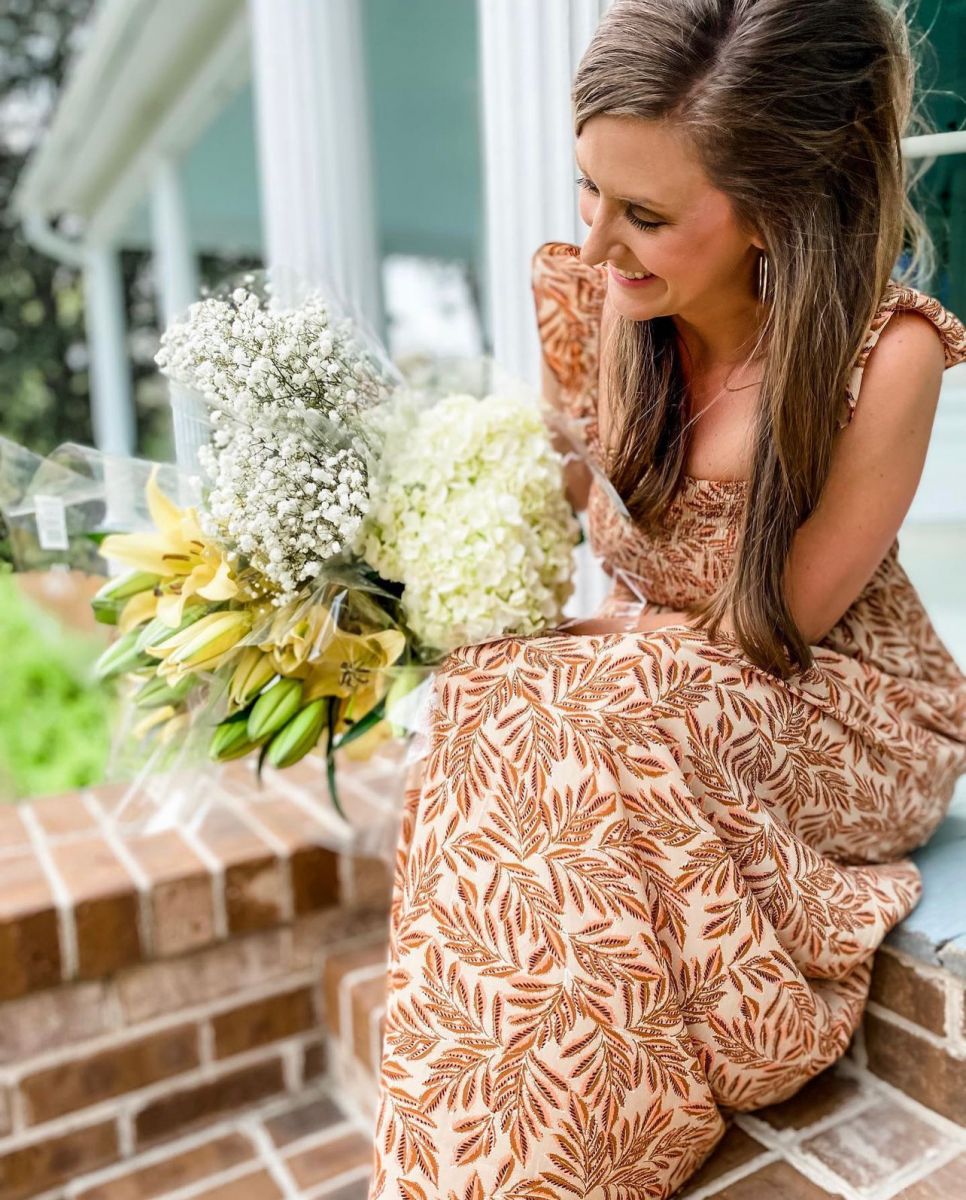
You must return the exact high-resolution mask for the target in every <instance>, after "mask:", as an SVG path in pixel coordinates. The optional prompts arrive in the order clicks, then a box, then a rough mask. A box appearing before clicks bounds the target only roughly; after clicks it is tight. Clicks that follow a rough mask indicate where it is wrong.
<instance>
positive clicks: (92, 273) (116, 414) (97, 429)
mask: <svg viewBox="0 0 966 1200" xmlns="http://www.w3.org/2000/svg"><path fill="white" fill-rule="evenodd" d="M84 306H85V319H86V327H87V340H88V346H89V350H90V367H91V423H92V425H93V430H94V444H95V445H96V446H97V448H98V449H99V450H103V451H104V452H105V453H107V454H118V455H125V454H133V453H134V446H135V441H136V428H135V422H134V399H133V395H132V391H131V369H130V364H129V361H128V351H127V339H126V333H127V322H126V319H125V312H124V283H123V279H122V276H121V264H120V260H119V257H118V252H117V249H116V247H114V246H110V245H107V244H104V243H97V244H89V245H88V246H86V247H85V252H84Z"/></svg>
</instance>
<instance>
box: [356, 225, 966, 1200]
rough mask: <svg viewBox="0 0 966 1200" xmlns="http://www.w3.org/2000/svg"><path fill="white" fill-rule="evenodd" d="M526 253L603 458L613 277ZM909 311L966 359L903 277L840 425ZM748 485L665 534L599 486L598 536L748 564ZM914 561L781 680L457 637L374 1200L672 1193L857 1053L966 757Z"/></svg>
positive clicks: (405, 920) (575, 642)
mask: <svg viewBox="0 0 966 1200" xmlns="http://www.w3.org/2000/svg"><path fill="white" fill-rule="evenodd" d="M532 267H533V275H532V282H533V290H534V298H535V302H536V310H537V322H538V327H539V331H540V338H541V342H542V346H543V350H544V353H545V355H546V356H547V359H548V362H549V364H550V365H551V367H552V369H553V371H554V373H555V374H556V376H557V378H558V379H559V380H560V383H561V395H562V398H563V402H564V404H565V405H566V406H567V408H568V409H569V410H570V412H571V415H572V416H574V417H575V418H577V419H579V420H581V421H583V422H584V428H585V430H586V435H587V442H588V444H589V446H590V447H591V448H592V450H594V449H595V448H596V452H599V447H598V446H597V442H596V418H595V410H594V403H595V399H596V396H595V391H596V381H597V354H598V349H599V322H600V310H601V306H602V303H603V298H604V294H605V291H606V286H607V285H606V277H605V275H604V268H596V267H588V266H586V265H585V264H583V263H581V262H580V261H579V248H578V247H577V246H575V245H571V244H570V243H567V242H548V243H545V244H544V245H542V246H541V247H539V248H538V250H537V251H536V252H535V254H534V256H533V261H532ZM900 309H912V310H915V311H917V312H920V313H923V314H924V315H925V316H926V317H928V318H929V320H931V321H932V322H933V323H934V324H935V326H936V328H937V329H938V330H939V332H940V334H941V336H942V340H943V344H944V346H945V351H946V363H947V366H951V365H953V364H954V363H957V362H962V361H964V360H966V329H964V327H963V325H962V323H961V322H960V321H959V320H958V318H956V317H955V316H954V315H953V314H952V313H951V312H949V311H948V310H946V309H944V308H943V307H942V306H941V305H940V304H939V302H938V301H937V300H935V299H934V298H932V297H930V296H927V295H925V294H923V293H921V292H918V291H916V290H914V289H911V288H909V287H907V286H903V285H900V284H899V283H897V282H896V281H894V280H893V281H890V283H889V285H888V288H887V290H886V293H885V295H884V297H883V300H882V303H881V305H880V307H879V310H878V312H877V313H876V316H875V318H874V320H873V321H872V323H871V325H870V329H869V335H868V339H867V342H866V344H865V348H864V350H863V352H862V354H861V355H860V357H859V359H858V362H857V365H856V368H855V371H854V373H853V375H852V378H851V382H850V387H849V390H848V392H847V395H846V396H845V398H844V400H843V422H844V421H847V420H848V419H849V417H850V415H851V412H852V410H853V409H854V407H855V403H856V401H857V400H858V397H859V389H860V386H861V379H862V370H863V368H864V365H865V362H866V360H867V358H868V354H869V352H870V351H871V350H872V348H873V346H874V345H875V342H876V341H877V340H878V337H879V335H880V333H881V331H882V329H883V328H884V327H885V325H886V323H887V322H888V320H889V318H890V317H891V316H892V314H893V313H894V312H896V311H898V310H900ZM744 487H745V484H744V482H743V481H740V480H739V481H736V482H730V483H722V482H720V481H709V480H703V479H697V478H687V479H686V480H685V486H684V488H683V490H682V492H681V493H680V494H679V497H678V498H677V500H676V501H675V504H674V506H673V507H672V511H671V513H670V514H669V517H668V521H667V523H666V526H665V529H664V530H663V532H662V534H661V535H660V536H659V537H657V538H651V537H645V536H643V534H642V533H641V532H640V531H639V530H636V529H635V528H633V527H630V526H628V525H627V524H626V523H625V522H624V520H623V519H622V518H621V517H620V516H619V515H618V513H617V512H616V511H615V509H614V508H613V506H612V505H611V503H610V501H609V500H608V498H607V495H606V493H605V491H604V490H602V489H601V488H600V487H599V486H598V485H597V484H595V485H594V486H593V488H592V491H591V495H590V499H589V505H588V518H589V527H590V534H591V542H592V545H593V547H594V549H595V551H596V552H597V553H598V554H599V555H601V556H602V557H603V558H604V560H605V561H606V562H607V563H608V564H609V565H610V566H611V567H612V568H615V569H617V568H619V569H620V570H625V571H628V572H630V573H632V574H633V575H634V576H636V577H638V578H643V579H644V580H645V581H646V588H645V593H646V595H647V596H648V598H649V600H650V602H651V604H652V605H664V606H667V608H668V609H669V610H670V609H672V608H673V609H680V608H681V607H682V606H683V605H684V604H686V603H687V602H688V601H690V600H692V599H694V598H695V597H697V596H699V595H702V594H704V593H705V592H707V591H708V590H709V589H713V588H714V587H715V586H716V585H717V584H718V583H719V582H720V579H721V573H722V572H723V571H726V570H727V568H728V563H729V556H733V554H734V549H735V540H736V534H737V528H736V526H737V519H738V515H739V513H740V506H741V504H742V503H743V489H744ZM897 551H898V541H897V540H896V542H894V544H893V545H892V547H891V548H890V550H889V551H888V553H887V554H886V555H885V557H884V558H883V560H882V562H881V564H880V566H879V567H878V569H877V570H876V572H875V574H874V576H873V577H872V578H871V579H870V581H869V583H868V585H867V586H866V587H865V589H864V590H863V592H862V594H861V595H860V596H859V597H858V598H857V599H856V600H855V602H854V603H853V604H852V606H851V607H850V608H849V610H848V611H847V612H846V613H845V614H844V615H843V617H842V618H841V620H840V621H839V622H838V623H837V624H836V626H835V627H834V628H833V629H832V630H831V631H830V632H829V633H828V634H827V635H826V636H825V638H823V640H822V641H821V642H820V643H819V644H817V645H816V646H813V653H814V663H813V665H812V666H811V667H810V668H809V669H808V670H805V671H798V672H797V673H794V674H792V675H791V676H790V677H789V678H788V679H787V680H784V681H783V680H779V679H777V678H776V677H774V676H771V675H769V674H767V673H766V672H764V671H762V670H761V669H760V668H758V667H757V666H756V665H755V664H753V663H752V662H751V661H750V660H748V659H746V658H745V656H744V655H743V653H742V651H741V648H740V646H739V645H738V644H737V642H736V641H734V640H733V639H732V638H730V637H729V636H728V635H726V634H724V633H721V634H719V636H718V637H717V638H716V639H714V640H713V641H712V640H710V639H709V637H708V636H707V635H706V634H705V633H704V632H702V631H700V630H696V629H693V628H691V627H690V626H687V625H683V624H679V625H669V626H666V627H664V628H663V629H660V630H657V631H653V632H648V633H615V634H606V635H592V636H588V635H575V634H568V633H566V632H562V631H551V632H549V633H547V634H545V635H540V636H536V637H528V638H505V639H501V640H498V641H494V642H490V643H486V644H483V645H478V646H467V647H462V648H460V649H458V650H456V651H455V652H454V653H452V654H451V655H450V656H449V658H448V659H447V660H446V661H445V663H444V664H443V665H442V667H441V668H440V670H439V672H438V674H437V676H436V680H435V686H434V692H433V698H432V704H431V709H430V715H429V721H428V732H427V735H426V747H425V748H426V754H425V757H424V758H422V759H421V760H420V761H419V762H417V763H416V764H415V765H414V766H413V767H412V768H411V773H410V775H409V777H408V779H407V788H406V794H405V796H406V802H405V808H404V813H403V821H402V829H401V834H400V841H399V844H398V850H397V855H396V866H395V878H394V887H393V899H392V908H391V914H390V950H389V968H388V975H387V990H388V995H387V1013H386V1032H385V1039H384V1042H383V1048H382V1061H381V1071H380V1092H379V1106H378V1114H377V1118H376V1127H375V1158H374V1172H373V1176H372V1182H371V1187H370V1192H369V1196H370V1200H377V1198H378V1200H397V1198H401V1197H405V1198H406V1200H437V1198H439V1200H484V1198H485V1200H523V1198H524V1197H526V1198H528V1200H531V1198H532V1200H562V1198H566V1197H580V1198H587V1200H644V1198H645V1197H648V1198H651V1200H662V1198H663V1197H667V1196H670V1195H671V1194H672V1193H673V1192H674V1191H675V1190H676V1189H678V1188H679V1187H680V1186H681V1184H683V1183H684V1182H685V1181H686V1180H687V1179H688V1178H689V1177H690V1176H691V1175H692V1174H694V1172H695V1171H696V1170H697V1169H698V1167H699V1166H700V1165H701V1164H702V1162H703V1161H704V1160H705V1158H706V1157H707V1156H708V1155H709V1154H710V1152H711V1151H712V1150H713V1148H714V1147H715V1145H716V1144H717V1142H718V1141H719V1140H720V1138H721V1137H722V1135H723V1133H724V1131H725V1129H726V1125H727V1121H728V1118H729V1115H730V1113H732V1112H734V1111H736V1110H741V1111H748V1110H752V1109H755V1108H757V1107H760V1106H763V1105H766V1104H771V1103H775V1102H778V1101H781V1100H784V1099H786V1098H788V1097H789V1096H791V1095H792V1094H793V1093H795V1092H796V1091H797V1090H798V1089H799V1088H800V1087H801V1086H802V1085H803V1084H804V1083H805V1082H806V1081H807V1080H808V1079H810V1078H811V1077H812V1076H814V1075H815V1074H817V1073H818V1072H819V1071H821V1070H823V1069H824V1068H825V1067H827V1066H829V1065H830V1064H831V1063H833V1062H834V1061H835V1060H836V1059H838V1058H839V1057H840V1056H841V1055H842V1054H843V1052H844V1051H845V1049H846V1048H847V1046H848V1043H849V1040H850V1038H851V1036H852V1034H853V1032H854V1031H855V1029H856V1027H857V1026H858V1024H859V1022H860V1020H861V1017H862V1013H863V1009H864V1006H865V1002H866V1000H867V996H868V988H869V978H870V972H871V964H872V956H873V953H874V951H875V949H876V948H877V947H878V945H879V944H880V942H881V941H882V939H883V938H884V937H885V935H886V934H887V933H888V931H889V930H890V929H891V928H892V927H893V926H894V925H895V924H896V923H897V922H899V921H901V920H902V918H903V917H905V916H906V915H907V914H908V913H909V911H910V910H911V909H912V908H913V907H914V906H915V904H916V903H917V901H918V899H919V897H920V895H921V888H922V885H921V878H920V875H919V872H918V869H917V868H916V866H915V864H914V863H912V862H911V861H910V860H908V859H907V858H905V857H904V856H905V855H907V854H908V853H909V851H911V850H912V849H914V848H915V847H917V846H919V845H921V844H923V843H924V842H925V841H926V840H927V839H928V838H929V836H930V834H931V833H932V832H933V830H934V829H935V828H936V826H937V825H938V824H939V822H940V821H941V820H942V818H943V816H944V814H945V812H946V809H947V807H948V804H949V801H950V798H951V796H952V793H953V788H954V785H955V782H956V779H957V778H958V776H959V775H961V774H962V773H963V772H964V771H966V676H964V674H963V673H962V671H961V670H960V668H959V667H958V665H957V664H956V662H955V660H954V659H953V657H952V656H951V654H950V652H949V651H948V649H947V648H946V646H945V645H944V644H943V643H942V642H941V640H940V639H939V637H938V636H937V634H936V632H935V630H934V629H933V627H932V625H931V623H930V621H929V618H928V616H927V614H926V612H925V611H924V609H923V605H922V603H921V601H920V598H919V596H918V595H917V593H916V591H915V589H914V588H913V586H912V584H911V583H910V581H909V579H908V578H907V576H906V574H905V572H904V571H903V569H902V567H901V566H900V565H899V563H898V561H897V557H896V554H897ZM615 574H619V571H617V570H615ZM622 586H623V585H622V584H620V583H615V585H614V592H613V597H614V599H615V600H617V599H620V595H619V592H620V589H621V587H622ZM606 607H607V605H606V604H605V609H606Z"/></svg>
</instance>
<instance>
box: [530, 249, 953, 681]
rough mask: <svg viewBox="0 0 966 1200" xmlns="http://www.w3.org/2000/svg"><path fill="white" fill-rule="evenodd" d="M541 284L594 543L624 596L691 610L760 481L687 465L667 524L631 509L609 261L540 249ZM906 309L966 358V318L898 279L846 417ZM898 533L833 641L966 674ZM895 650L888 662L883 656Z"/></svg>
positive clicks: (538, 293)
mask: <svg viewBox="0 0 966 1200" xmlns="http://www.w3.org/2000/svg"><path fill="white" fill-rule="evenodd" d="M532 285H533V290H534V297H535V301H536V308H537V323H538V328H539V333H540V341H541V346H542V349H543V353H544V356H545V358H546V360H547V362H548V364H549V366H550V368H551V370H552V371H553V373H554V375H555V377H556V379H557V381H558V383H559V388H560V402H561V405H562V406H563V408H564V410H565V412H566V414H567V416H568V417H569V418H570V419H571V423H572V425H575V426H576V427H577V428H579V429H580V430H581V432H582V438H583V442H584V448H585V451H586V454H587V456H588V459H589V461H590V463H591V464H592V466H593V467H594V468H595V474H594V481H593V483H592V485H591V489H590V493H589V496H588V508H587V518H588V529H589V535H590V543H591V546H592V548H593V550H594V552H595V554H597V555H598V557H599V558H600V559H601V560H602V562H603V564H604V567H605V569H606V570H608V571H609V573H610V574H611V575H612V576H613V577H614V591H613V593H612V597H616V598H617V599H623V598H631V597H633V596H635V595H636V596H637V597H640V596H642V595H643V596H644V597H646V598H647V599H648V601H650V602H651V603H652V604H655V605H661V606H665V607H667V608H670V609H678V610H680V609H684V608H686V607H687V606H689V605H690V604H692V603H694V602H695V601H697V600H699V599H701V598H703V597H705V596H708V595H710V594H712V593H713V592H714V591H715V590H716V589H717V588H718V587H719V586H720V585H721V584H722V583H723V582H724V581H725V580H726V579H727V577H728V575H729V574H730V572H731V570H732V568H733V566H734V562H735V555H736V552H737V542H738V537H739V533H740V529H741V524H742V520H743V510H744V504H745V499H746V496H747V493H748V486H749V485H748V481H747V480H743V479H737V480H718V479H702V478H697V477H695V476H691V475H685V476H684V477H683V479H682V483H681V486H680V489H679V491H678V493H677V495H676V496H675V498H674V499H673V501H672V502H671V505H670V508H669V509H668V511H667V513H666V515H665V518H664V521H663V524H662V528H661V529H660V531H659V532H657V533H645V532H644V531H643V530H642V529H640V528H639V527H637V526H635V525H634V524H633V523H632V522H631V521H630V519H629V518H628V517H627V516H626V515H622V512H621V509H622V507H623V506H622V505H621V502H620V499H619V497H617V496H616V493H614V491H613V489H612V488H611V487H610V485H609V481H608V480H607V479H606V475H605V474H604V472H603V463H602V453H601V447H600V443H599V436H598V427H597V388H598V376H599V371H598V357H599V351H600V317H601V309H602V307H603V302H604V297H605V295H606V291H607V275H606V268H605V267H590V266H587V265H586V264H585V263H583V262H582V261H581V260H580V248H579V247H578V246H576V245H573V244H571V243H569V242H547V243H544V245H542V246H540V247H539V248H538V249H537V251H536V252H535V253H534V255H533V261H532ZM899 309H912V310H915V311H918V312H920V313H922V314H923V315H924V316H926V317H927V318H928V319H929V320H930V321H932V323H933V324H934V325H935V326H936V328H937V329H938V330H939V332H940V335H941V337H942V341H943V347H944V353H945V358H946V365H947V366H952V365H953V364H954V363H958V362H963V361H966V328H964V326H963V323H962V322H961V321H960V320H959V318H958V317H957V316H956V315H955V314H954V313H952V312H950V311H949V310H947V309H946V308H944V307H943V306H942V305H941V304H940V303H939V301H938V300H936V299H935V298H934V297H932V296H928V295H926V294H924V293H923V292H920V291H918V290H916V289H915V288H911V287H908V286H906V285H903V284H900V283H898V282H897V281H895V280H890V281H889V284H888V286H887V288H886V290H885V293H884V295H883V298H882V301H881V303H880V304H879V306H878V308H877V310H876V313H875V316H874V317H873V319H872V321H871V323H870V325H869V328H868V334H867V337H866V339H865V342H864V344H863V348H862V350H861V352H860V354H859V355H858V357H857V359H856V363H855V365H854V367H853V370H852V373H851V376H850V379H849V385H848V388H847V389H846V392H845V395H844V396H843V398H842V413H841V418H840V420H839V427H840V428H841V427H844V426H845V425H846V424H848V422H849V421H850V420H851V417H852V413H853V412H854V410H855V406H856V402H857V399H858V396H859V392H860V388H861V384H862V376H863V372H864V369H865V365H866V362H867V361H868V358H869V355H870V353H871V351H872V349H873V347H874V346H875V344H876V342H877V341H878V338H879V336H880V334H881V333H882V330H883V329H884V327H885V325H886V324H887V322H888V320H889V318H890V317H891V316H892V314H893V313H894V312H896V311H897V310H899ZM898 551H899V542H898V538H896V539H894V540H893V543H892V545H891V546H890V547H889V549H888V551H887V552H886V554H885V555H884V556H883V558H882V560H881V562H880V563H879V566H878V567H877V568H876V571H875V573H874V574H873V576H872V578H871V579H870V580H869V582H868V584H867V585H866V587H865V588H864V589H863V592H862V594H861V595H860V596H859V597H858V598H857V599H856V601H855V602H854V603H853V604H852V605H851V606H850V608H849V610H848V611H847V612H846V613H845V614H844V616H843V617H842V619H841V620H840V621H839V622H838V623H837V624H836V626H835V627H834V628H833V629H832V630H830V631H829V633H828V634H827V635H826V637H825V638H824V639H823V640H822V643H820V644H822V645H826V646H830V647H832V648H834V649H836V650H840V651H841V652H843V653H848V654H850V655H852V656H857V657H870V658H875V659H876V661H878V662H879V663H880V665H883V666H885V667H886V669H888V666H889V665H891V666H892V667H893V668H894V669H895V670H896V672H897V673H900V674H904V675H907V676H908V675H909V674H910V673H915V674H919V673H921V672H924V671H930V670H932V671H938V672H939V673H940V674H941V675H943V674H945V676H947V677H948V676H949V675H950V671H951V670H952V672H953V674H958V672H957V669H956V668H955V665H952V666H951V664H950V659H949V655H948V651H946V649H945V647H943V646H942V644H941V643H940V642H939V641H938V638H937V637H936V635H935V633H934V631H933V630H932V626H931V624H930V622H929V619H928V616H927V615H926V613H925V611H924V610H923V607H922V603H921V601H920V599H919V596H918V594H917V593H916V591H915V589H914V587H913V586H912V584H911V582H910V581H909V579H908V577H907V576H906V574H905V571H904V570H903V568H902V567H901V565H900V563H899V561H898ZM883 660H885V661H883Z"/></svg>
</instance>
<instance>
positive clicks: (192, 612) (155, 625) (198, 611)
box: [137, 604, 208, 650]
mask: <svg viewBox="0 0 966 1200" xmlns="http://www.w3.org/2000/svg"><path fill="white" fill-rule="evenodd" d="M207 612H208V606H207V605H206V604H193V605H192V606H191V608H186V609H185V612H184V617H183V619H182V621H181V624H180V625H179V626H178V627H177V629H172V628H171V626H170V625H168V624H167V623H166V622H164V621H162V620H161V618H160V617H154V618H152V620H150V621H148V623H147V625H145V626H144V628H143V629H142V630H141V632H140V634H139V636H138V640H137V647H138V649H139V650H147V648H148V646H156V645H157V644H158V643H159V642H163V641H167V639H168V638H169V637H172V636H173V635H174V634H175V633H181V632H182V631H183V630H185V629H187V628H188V627H189V626H191V625H194V623H195V621H200V620H201V618H202V617H203V616H204V615H205V613H207Z"/></svg>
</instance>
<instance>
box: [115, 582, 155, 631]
mask: <svg viewBox="0 0 966 1200" xmlns="http://www.w3.org/2000/svg"><path fill="white" fill-rule="evenodd" d="M157 612H158V596H157V594H156V593H155V590H154V588H149V589H148V590H147V591H146V592H138V594H137V595H136V596H132V597H131V599H130V600H128V602H127V603H126V604H125V605H124V607H123V608H122V609H121V612H120V614H119V616H118V618H117V628H118V630H119V631H120V632H121V633H127V631H128V630H129V629H134V628H135V626H137V625H143V624H144V622H145V621H150V620H151V619H152V617H155V616H157Z"/></svg>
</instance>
